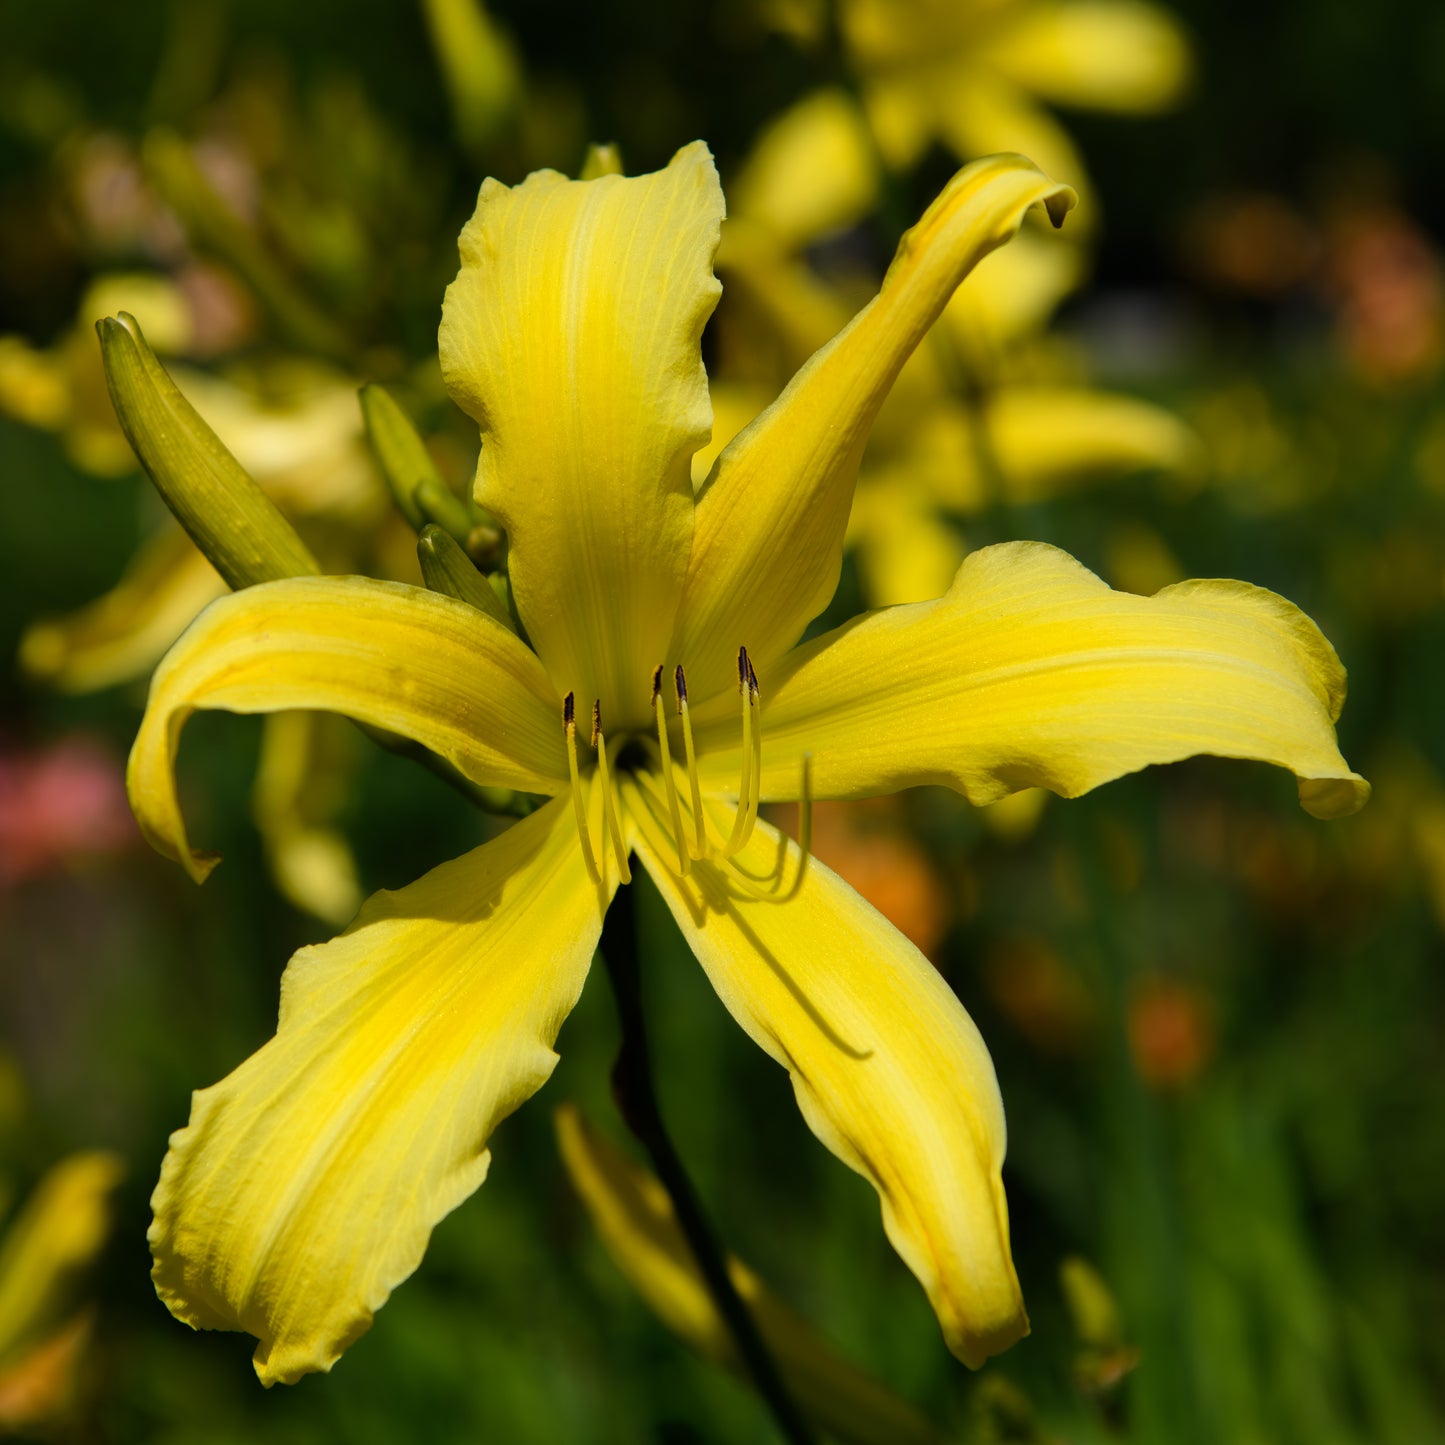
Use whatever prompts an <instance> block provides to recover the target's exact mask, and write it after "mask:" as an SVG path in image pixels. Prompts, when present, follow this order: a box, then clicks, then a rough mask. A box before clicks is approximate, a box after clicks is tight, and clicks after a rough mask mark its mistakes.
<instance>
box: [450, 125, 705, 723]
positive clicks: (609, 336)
mask: <svg viewBox="0 0 1445 1445" xmlns="http://www.w3.org/2000/svg"><path fill="white" fill-rule="evenodd" d="M722 212H723V201H722V191H721V189H720V188H719V186H718V181H717V173H716V171H715V170H714V168H713V163H712V158H711V156H710V155H709V154H708V151H707V148H706V147H705V146H703V145H702V144H701V143H696V144H693V145H690V146H687V147H686V148H684V149H683V150H681V151H679V152H678V153H677V155H676V156H675V157H674V158H673V161H672V163H671V165H669V166H668V167H667V168H666V169H665V170H661V171H658V172H656V173H655V174H653V175H648V176H639V177H636V178H635V179H631V180H628V179H624V178H623V177H621V176H615V175H608V176H601V177H599V178H598V179H596V180H591V181H569V180H566V179H565V178H564V177H562V176H560V175H558V174H557V173H556V172H553V171H541V172H538V173H537V174H535V175H533V176H530V177H529V178H528V179H527V180H526V181H525V182H524V183H523V184H521V185H520V186H517V187H515V188H508V187H506V186H503V185H500V184H498V183H497V182H496V181H490V180H489V181H487V182H486V184H485V185H484V186H483V187H482V191H481V195H480V197H479V199H478V201H477V210H476V214H475V215H474V216H473V217H472V219H471V220H470V221H469V222H468V223H467V226H466V229H465V230H463V232H462V235H461V254H462V269H461V272H460V274H459V275H458V276H457V279H456V280H455V281H454V282H453V283H452V285H451V287H450V289H449V290H448V291H447V299H446V305H445V307H444V308H443V312H442V328H441V339H440V345H441V362H442V371H443V375H444V376H445V378H446V382H447V386H448V388H449V389H450V391H451V393H452V395H453V397H454V398H455V399H456V400H457V401H458V403H459V404H460V405H461V406H462V407H464V408H465V409H466V411H467V412H469V413H470V414H471V415H472V416H473V417H475V418H476V419H477V421H478V422H479V423H480V424H481V428H482V455H481V461H480V462H479V464H478V469H477V493H476V494H477V501H478V502H479V503H480V504H481V505H482V506H484V507H486V508H487V509H488V510H489V511H490V512H492V513H493V514H494V515H495V516H496V517H498V518H499V519H500V520H501V522H502V523H503V525H504V526H505V527H506V529H507V534H508V538H509V542H510V553H509V568H510V575H511V580H512V588H513V593H514V595H515V597H516V600H517V607H518V610H519V611H520V613H521V616H522V620H523V622H524V623H525V624H526V627H527V630H528V633H529V634H530V636H531V638H532V641H533V644H534V645H535V646H536V648H537V651H538V654H539V655H540V656H541V657H542V659H543V661H544V662H545V663H546V665H547V668H548V671H549V672H550V673H551V675H552V677H553V679H554V680H555V682H556V684H557V688H558V691H559V692H562V693H565V692H568V691H572V690H575V691H576V693H577V695H578V696H579V697H583V698H587V699H591V698H594V697H600V698H601V699H602V700H603V706H604V712H605V715H606V716H608V717H609V718H610V719H611V720H612V721H613V723H614V725H618V724H621V725H631V724H633V723H635V722H638V721H640V720H644V721H645V719H646V718H647V710H648V706H649V703H650V698H651V694H650V690H649V683H650V679H651V676H652V668H653V667H654V666H655V665H656V663H657V660H658V658H659V657H661V656H662V655H663V653H664V651H665V648H666V645H667V640H668V637H669V636H670V634H671V631H672V623H673V618H674V615H675V612H676V608H677V599H678V596H679V594H680V590H681V586H682V579H683V574H684V570H685V568H686V566H687V557H688V550H689V546H690V542H691V536H692V485H691V480H690V476H689V459H690V458H691V456H692V454H693V452H695V451H696V450H697V449H698V448H699V447H701V446H703V445H704V444H705V443H706V442H707V439H708V435H709V432H710V429H711V425H712V412H711V409H710V407H709V406H708V397H707V378H706V375H705V374H704V372H703V366H702V353H701V350H700V339H701V335H702V328H703V325H704V323H705V322H706V321H707V318H708V316H709V315H710V314H711V312H712V309H713V307H714V306H715V305H716V304H717V298H718V295H719V293H720V289H721V288H720V287H719V285H718V283H717V281H716V279H715V278H714V276H713V274H712V260H713V255H714V253H715V251H716V250H717V244H718V227H719V224H720V221H721V218H722Z"/></svg>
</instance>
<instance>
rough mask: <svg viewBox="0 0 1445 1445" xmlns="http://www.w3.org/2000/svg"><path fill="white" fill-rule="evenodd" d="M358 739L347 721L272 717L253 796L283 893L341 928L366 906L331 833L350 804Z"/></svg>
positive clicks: (344, 849)
mask: <svg viewBox="0 0 1445 1445" xmlns="http://www.w3.org/2000/svg"><path fill="white" fill-rule="evenodd" d="M342 729H346V732H345V733H343V732H342ZM354 738H356V734H355V732H354V731H352V730H351V729H349V728H347V726H346V723H345V722H344V721H343V720H342V719H340V718H337V717H333V716H329V715H328V714H326V713H319V712H278V713H273V714H272V715H271V716H270V717H268V718H267V719H266V724H265V727H264V729H263V730H262V733H261V761H260V764H259V766H258V767H257V769H256V781H255V784H254V786H253V787H252V789H251V815H252V817H254V818H255V820H256V827H257V829H258V830H259V831H260V834H261V837H262V840H263V841H264V843H265V845H266V862H267V865H268V866H269V867H270V870H271V876H272V877H273V878H274V879H275V880H276V884H277V886H278V887H279V888H280V889H281V891H282V893H284V894H285V895H286V897H287V898H288V899H290V900H291V902H292V903H294V904H295V905H296V907H298V908H304V909H305V910H306V911H307V912H308V913H314V914H315V915H316V917H317V918H320V919H321V920H322V921H323V922H326V923H329V924H331V925H332V926H333V927H336V928H339V927H341V925H342V924H343V923H347V922H349V921H350V920H351V918H352V917H353V916H354V915H355V913H356V910H357V907H358V906H359V905H360V903H361V885H360V883H359V882H358V881H357V877H356V860H355V859H354V858H353V857H352V855H351V848H350V845H349V844H348V843H347V841H346V838H345V836H344V835H343V834H342V833H341V831H340V830H339V829H337V828H335V827H332V826H331V824H332V823H333V822H334V820H335V816H336V813H337V811H338V810H339V808H340V805H341V804H342V802H343V801H344V800H345V796H346V792H347V783H348V780H349V777H350V771H351V770H350V769H349V768H348V767H346V766H345V764H346V763H347V762H349V761H350V752H349V750H348V749H347V747H346V744H347V743H348V742H350V741H351V740H352V739H354ZM358 741H359V739H358Z"/></svg>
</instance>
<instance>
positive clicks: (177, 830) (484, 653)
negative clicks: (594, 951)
mask: <svg viewBox="0 0 1445 1445" xmlns="http://www.w3.org/2000/svg"><path fill="white" fill-rule="evenodd" d="M213 708H220V709H222V710H224V711H226V712H241V713H255V712H281V711H284V710H286V709H289V708H312V709H317V710H319V711H322V712H338V713H342V714H344V715H345V716H347V717H350V718H355V719H356V720H357V721H358V722H364V723H369V724H371V725H372V726H373V727H378V728H384V729H385V730H387V731H388V732H393V733H399V734H401V736H403V737H406V738H410V739H412V740H413V741H415V742H418V743H421V744H422V745H423V746H424V747H428V748H430V749H431V750H432V751H433V752H434V753H437V754H439V755H440V756H441V757H443V758H445V759H446V760H447V761H448V762H450V763H452V764H453V765H454V766H455V767H456V768H457V769H458V771H460V772H461V773H462V774H463V775H464V776H465V777H467V778H470V779H471V780H472V781H473V782H477V783H482V784H490V785H495V786H497V787H504V788H520V789H523V790H524V791H528V792H537V793H553V792H558V791H561V790H562V789H564V788H565V787H566V786H567V766H566V758H565V756H564V753H563V748H562V730H561V728H560V727H559V726H558V722H557V718H558V713H557V703H556V700H555V698H554V697H553V696H552V694H551V692H550V689H549V685H548V682H547V677H546V674H545V673H544V672H543V671H542V667H541V664H540V663H538V661H537V659H536V658H535V657H534V656H533V655H532V653H531V652H529V651H528V650H527V648H526V646H525V645H524V644H523V643H522V642H521V641H519V640H518V639H517V638H516V637H515V636H513V634H512V633H510V632H508V631H507V629H506V628H504V627H502V626H500V625H499V624H497V623H495V622H493V621H492V620H491V619H490V618H488V617H484V616H482V614H481V613H479V612H478V611H477V610H476V609H475V608H473V607H468V606H467V605H466V604H465V603H464V602H457V601H454V600H453V599H452V598H450V597H443V596H441V595H440V594H438V593H435V592H428V591H426V590H424V589H423V588H420V587H408V586H406V585H404V584H402V583H400V582H375V581H372V580H371V579H369V578H364V577H295V578H289V579H287V580H285V581H281V582H269V583H263V584H261V585H259V586H256V587H248V588H246V589H245V590H244V591H242V592H235V593H232V594H231V595H230V596H228V597H223V598H221V599H220V600H219V601H217V602H214V603H212V605H211V606H210V607H208V608H207V609H206V610H205V612H203V613H202V614H201V616H200V617H198V618H197V619H196V621H195V623H194V624H193V625H192V627H191V628H190V629H189V630H188V631H187V632H186V634H185V636H184V637H182V638H181V640H180V641H179V642H178V643H177V644H176V646H175V647H174V648H173V649H172V650H171V652H170V653H169V654H168V655H167V657H166V659H165V661H164V662H162V663H161V665H160V667H159V668H158V669H157V670H156V674H155V677H154V678H153V679H152V680H151V693H150V701H149V703H148V704H147V707H146V713H145V717H144V718H143V719H142V720H141V727H140V732H139V734H138V735H137V737H136V740H135V746H134V747H133V748H132V750H131V755H130V766H129V770H128V772H127V776H126V783H127V787H128V788H129V791H130V801H131V807H132V808H133V809H134V810H135V815H136V818H137V820H138V821H139V822H140V825H141V829H142V831H143V832H144V833H145V834H146V836H147V837H148V838H149V839H150V840H151V842H152V843H153V844H154V845H155V846H156V848H157V849H159V851H160V852H162V853H164V854H166V856H167V857H171V858H175V859H176V860H177V861H178V862H181V863H183V864H184V865H185V866H186V868H187V870H188V871H189V872H190V874H191V876H192V877H193V878H195V879H196V880H197V881H200V880H201V879H203V878H205V876H206V875H207V874H208V873H209V872H210V871H211V869H212V868H213V867H214V866H215V863H216V858H215V856H214V855H213V854H211V855H207V854H197V853H193V852H191V850H190V849H189V847H188V845H187V842H186V830H185V823H184V821H183V820H182V818H181V810H180V802H179V799H178V798H177V797H176V786H175V772H174V769H175V758H176V751H177V748H178V747H179V745H180V738H181V729H182V728H183V727H184V726H185V723H186V720H187V718H189V717H190V715H191V714H192V713H193V712H195V711H196V710H197V709H213Z"/></svg>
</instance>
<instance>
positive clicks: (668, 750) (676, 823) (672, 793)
mask: <svg viewBox="0 0 1445 1445" xmlns="http://www.w3.org/2000/svg"><path fill="white" fill-rule="evenodd" d="M662 666H663V665H662V663H660V662H659V663H658V664H657V667H656V668H655V669H654V670H653V674H652V713H653V716H654V717H655V718H656V719H657V748H658V751H659V752H660V753H661V754H662V779H663V788H664V791H665V792H666V793H667V811H668V816H669V817H670V818H671V819H672V836H673V839H674V841H675V842H676V844H677V867H678V872H679V873H680V874H681V875H682V876H683V877H684V878H686V877H687V875H688V872H689V871H690V869H691V868H692V859H691V858H690V857H689V856H688V851H687V837H686V835H685V834H684V833H683V831H682V814H681V811H680V810H679V808H678V806H677V780H676V779H675V778H674V777H673V776H672V746H671V744H670V743H669V742H668V740H667V717H666V715H665V713H664V711H663V706H662Z"/></svg>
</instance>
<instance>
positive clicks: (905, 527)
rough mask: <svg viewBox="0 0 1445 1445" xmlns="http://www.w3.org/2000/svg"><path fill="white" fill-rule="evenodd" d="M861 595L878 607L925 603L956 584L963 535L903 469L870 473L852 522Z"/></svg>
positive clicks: (860, 490) (850, 528)
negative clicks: (955, 577)
mask: <svg viewBox="0 0 1445 1445" xmlns="http://www.w3.org/2000/svg"><path fill="white" fill-rule="evenodd" d="M848 538H849V545H850V546H851V547H852V548H853V549H854V556H855V560H856V561H857V564H858V576H859V580H860V581H861V582H862V584H863V595H864V596H865V597H866V598H867V599H868V602H869V603H870V604H871V605H872V606H874V607H892V606H894V605H896V604H897V603H900V602H922V601H925V600H927V599H929V598H933V597H937V596H938V594H939V593H940V592H942V591H944V590H946V589H947V587H948V584H949V583H950V582H952V581H953V578H954V574H955V573H956V572H957V571H958V565H959V563H960V562H962V561H963V555H964V552H965V551H966V550H967V549H966V548H965V546H964V541H963V536H962V534H961V533H960V532H959V530H958V528H957V527H955V526H953V525H952V524H951V523H949V522H947V521H945V520H944V519H943V518H942V517H941V516H940V515H939V513H938V508H937V506H936V505H935V503H934V499H933V498H931V497H928V496H926V495H924V494H923V492H922V489H921V488H920V487H918V486H916V485H915V484H914V482H913V479H912V477H911V476H910V475H909V474H908V473H907V471H906V470H905V469H904V468H903V467H897V468H890V469H889V470H888V471H887V472H883V473H871V474H868V476H867V479H866V481H864V482H862V483H860V485H859V487H858V495H857V497H856V498H855V499H854V505H853V515H852V517H851V518H850V519H849V522H848Z"/></svg>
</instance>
